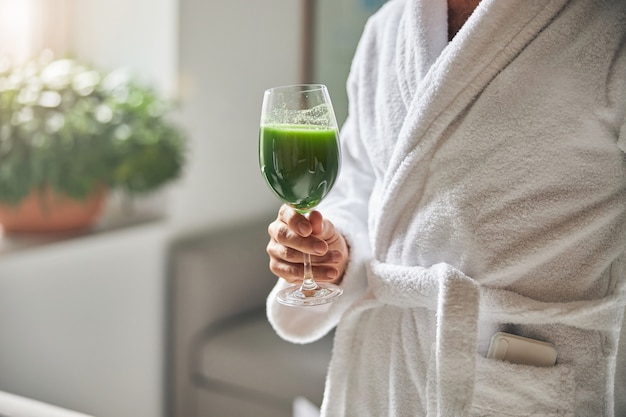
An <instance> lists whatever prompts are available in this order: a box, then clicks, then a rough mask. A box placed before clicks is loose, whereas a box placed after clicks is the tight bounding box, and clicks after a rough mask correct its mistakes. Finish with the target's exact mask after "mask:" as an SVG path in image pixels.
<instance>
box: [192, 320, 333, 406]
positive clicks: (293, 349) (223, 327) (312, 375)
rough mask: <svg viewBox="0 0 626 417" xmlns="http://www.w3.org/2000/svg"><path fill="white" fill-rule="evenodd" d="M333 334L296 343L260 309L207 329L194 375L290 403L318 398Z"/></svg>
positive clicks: (216, 385) (208, 383)
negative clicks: (276, 328)
mask: <svg viewBox="0 0 626 417" xmlns="http://www.w3.org/2000/svg"><path fill="white" fill-rule="evenodd" d="M332 338H333V335H332V334H329V335H327V336H325V337H324V338H322V339H321V340H319V341H317V342H314V343H310V344H305V345H297V344H292V343H289V342H286V341H284V340H283V339H281V338H280V337H279V336H277V335H276V333H275V332H274V330H273V329H272V328H271V326H270V324H269V323H268V321H267V318H266V316H265V314H264V312H262V311H259V312H255V313H251V314H245V315H242V316H239V317H237V318H234V319H232V320H229V321H228V322H224V323H221V324H219V325H217V326H213V327H212V328H209V329H207V331H206V332H205V334H204V337H203V338H201V343H200V344H199V352H198V355H199V357H198V359H199V363H198V365H197V368H198V369H196V375H195V378H194V381H195V382H196V383H197V384H199V385H202V386H204V387H205V388H206V389H211V390H216V391H223V392H230V393H231V394H233V395H236V396H239V397H244V398H248V399H253V400H254V399H256V400H257V401H259V402H267V403H272V402H274V403H275V404H280V405H282V406H289V407H291V404H292V403H293V400H294V398H296V397H298V396H303V397H306V398H308V399H309V400H311V401H313V402H314V403H316V404H318V405H319V404H320V403H321V400H322V395H323V391H324V381H325V378H326V371H327V368H328V364H329V362H330V356H331V351H332Z"/></svg>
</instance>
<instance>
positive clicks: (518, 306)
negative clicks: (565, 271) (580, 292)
mask: <svg viewBox="0 0 626 417" xmlns="http://www.w3.org/2000/svg"><path fill="white" fill-rule="evenodd" d="M368 284H369V289H370V291H371V293H372V295H373V296H374V298H375V299H376V304H379V303H380V304H388V305H394V306H397V307H401V308H416V307H419V308H426V309H429V310H431V311H433V312H434V313H436V319H437V332H436V339H435V350H436V355H435V357H436V360H435V367H436V381H434V382H433V383H435V384H436V389H437V409H438V410H439V412H438V413H437V414H439V415H463V413H464V412H466V410H467V407H468V406H469V404H470V403H471V396H472V393H473V385H474V373H475V372H474V371H475V355H476V351H477V348H476V344H477V327H478V322H479V320H480V318H481V317H488V318H489V321H496V322H500V323H517V324H538V325H541V324H564V325H568V326H574V327H578V328H582V329H589V330H592V329H593V330H605V331H614V330H615V328H617V327H618V326H617V324H618V323H619V321H620V320H621V317H622V314H623V310H622V309H623V307H624V305H625V304H626V297H625V293H626V292H625V287H626V285H625V282H624V280H622V282H620V283H619V285H618V286H616V288H615V289H614V291H613V292H612V293H611V294H609V295H607V296H605V297H604V298H601V299H597V300H583V301H571V302H563V303H553V302H542V301H537V300H534V299H531V298H528V297H524V296H522V295H519V294H517V293H515V292H512V291H508V290H504V289H498V288H488V287H484V286H481V285H480V284H479V283H478V282H476V281H475V280H473V279H472V278H470V277H468V276H467V275H465V274H464V273H462V272H461V271H459V270H458V269H456V268H454V267H452V266H451V265H449V264H446V263H439V264H436V265H433V266H430V267H420V266H402V265H395V264H390V263H383V262H380V261H376V260H374V261H372V262H370V264H369V265H368Z"/></svg>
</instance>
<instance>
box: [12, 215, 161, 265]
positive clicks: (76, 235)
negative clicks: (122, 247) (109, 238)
mask: <svg viewBox="0 0 626 417" xmlns="http://www.w3.org/2000/svg"><path fill="white" fill-rule="evenodd" d="M165 218H166V216H165V215H164V214H163V213H159V212H156V211H149V210H136V211H133V212H132V213H125V214H123V215H122V214H121V213H114V214H108V215H103V217H102V218H101V220H100V221H99V222H98V223H96V225H94V227H92V228H90V229H88V230H82V231H78V232H69V233H44V234H30V233H29V234H10V235H6V234H4V232H2V227H1V226H0V256H2V255H5V254H8V253H12V252H18V251H25V250H28V249H33V248H37V247H41V246H44V245H51V244H54V243H58V242H63V241H67V240H72V239H82V238H87V237H92V236H98V235H102V234H104V233H109V232H114V231H120V230H125V229H130V228H133V227H138V226H143V225H147V224H149V223H154V222H158V221H162V220H164V219H165Z"/></svg>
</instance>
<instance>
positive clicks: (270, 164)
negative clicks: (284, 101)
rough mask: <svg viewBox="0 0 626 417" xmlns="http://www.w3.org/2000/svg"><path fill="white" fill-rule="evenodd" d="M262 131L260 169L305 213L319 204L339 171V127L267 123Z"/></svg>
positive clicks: (279, 192) (279, 193) (278, 191)
mask: <svg viewBox="0 0 626 417" xmlns="http://www.w3.org/2000/svg"><path fill="white" fill-rule="evenodd" d="M259 135H260V141H259V144H260V145H259V146H260V149H259V162H260V166H261V172H262V174H263V177H265V180H266V181H267V183H268V185H269V186H270V188H271V189H272V190H273V191H274V193H275V194H276V195H277V196H278V198H280V199H281V200H282V201H283V202H285V203H287V204H288V205H290V206H291V207H293V208H294V209H296V210H297V211H299V212H302V213H304V212H307V211H309V210H311V209H313V208H314V207H315V206H317V205H318V204H319V203H320V201H322V199H323V198H324V197H325V196H326V194H328V192H329V191H330V189H331V188H332V186H333V184H334V183H335V179H336V178H337V174H338V173H339V141H338V132H337V130H335V129H332V128H327V127H320V126H313V125H265V126H261V130H260V132H259Z"/></svg>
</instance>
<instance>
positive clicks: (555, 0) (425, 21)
mask: <svg viewBox="0 0 626 417" xmlns="http://www.w3.org/2000/svg"><path fill="white" fill-rule="evenodd" d="M520 1H523V2H524V7H519V2H520ZM433 3H434V2H432V0H417V1H411V2H407V6H406V7H407V10H406V11H405V13H404V18H403V20H402V22H401V31H404V33H402V34H401V35H399V36H403V37H404V38H405V39H403V40H402V41H399V42H398V43H397V45H398V48H397V51H396V57H397V61H396V68H395V69H393V70H395V71H396V74H397V78H398V83H399V85H400V87H401V90H402V91H403V101H404V103H405V105H406V116H405V118H404V121H403V123H402V126H401V127H400V130H399V132H400V133H399V136H398V140H397V143H396V146H395V148H394V150H393V153H392V155H391V159H390V163H389V167H388V170H387V172H386V175H385V179H384V186H383V187H382V188H383V189H384V190H385V191H384V193H383V196H382V209H381V210H380V212H381V213H385V215H384V216H382V217H381V218H380V219H378V221H377V223H376V224H375V229H374V230H375V231H374V233H375V239H374V242H375V248H374V253H375V256H376V257H377V258H379V259H385V257H386V248H389V247H390V240H391V238H392V236H393V233H394V231H395V230H396V229H397V227H396V224H397V221H398V219H399V218H400V216H401V215H402V213H405V212H407V209H408V207H409V203H410V201H412V200H413V199H414V198H415V195H419V193H420V190H421V189H422V187H423V185H424V182H425V181H426V178H427V174H428V164H427V163H426V162H424V161H427V160H428V156H429V155H430V154H431V153H432V152H433V151H434V150H435V149H436V148H437V144H438V143H440V142H441V141H443V140H445V137H446V134H445V131H446V129H447V128H448V127H449V126H450V124H451V123H452V122H453V121H454V120H455V119H456V118H457V117H458V116H459V115H461V114H463V113H464V112H465V111H466V109H467V108H468V106H469V105H470V104H471V102H472V101H473V100H474V98H475V97H477V96H478V95H479V94H480V93H481V91H482V90H483V89H484V88H485V87H486V86H487V85H488V84H489V83H490V82H491V80H492V79H493V78H494V77H495V76H496V75H497V74H498V73H499V72H500V71H501V70H502V69H503V68H504V67H506V66H507V65H508V64H509V63H510V62H511V61H513V60H514V59H515V57H516V56H517V55H518V54H519V52H520V51H521V50H523V49H524V47H526V45H528V43H529V42H531V41H532V40H533V39H534V38H535V37H536V36H537V34H538V33H539V32H540V31H541V30H542V29H543V28H544V27H545V26H546V25H548V24H549V23H550V21H551V20H552V19H553V18H554V17H555V16H556V15H557V14H558V12H559V11H560V10H561V9H562V8H563V6H564V5H565V3H567V0H547V1H546V0H518V1H501V0H483V1H482V2H481V3H480V4H479V6H478V8H477V9H476V10H475V11H474V13H473V14H472V16H471V17H470V18H469V20H468V21H467V22H466V24H465V25H464V26H463V27H462V28H461V30H460V31H459V33H457V35H456V36H455V38H454V39H453V40H452V41H451V42H450V43H447V31H446V30H445V28H446V27H447V24H446V21H445V19H447V17H446V16H447V15H446V9H445V7H446V2H445V1H443V0H440V1H439V2H438V3H437V4H433ZM442 28H443V29H442ZM407 184H408V185H410V188H409V189H412V190H414V192H406V187H407ZM408 211H409V212H410V209H409V210H408Z"/></svg>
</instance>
